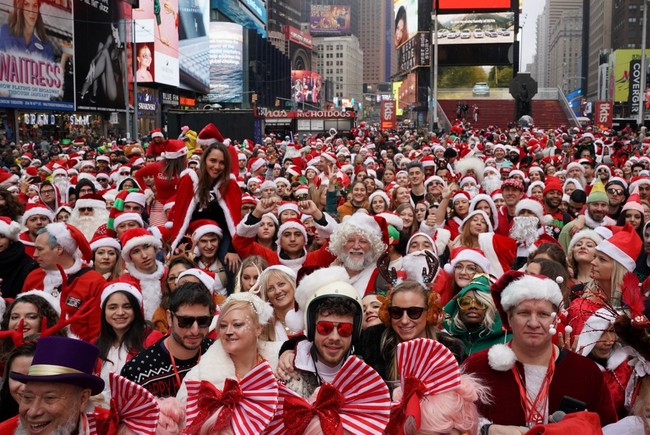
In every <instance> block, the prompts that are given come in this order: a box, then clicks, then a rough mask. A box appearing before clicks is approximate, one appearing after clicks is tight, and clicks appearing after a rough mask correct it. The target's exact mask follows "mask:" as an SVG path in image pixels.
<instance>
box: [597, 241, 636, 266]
mask: <svg viewBox="0 0 650 435" xmlns="http://www.w3.org/2000/svg"><path fill="white" fill-rule="evenodd" d="M596 250H597V251H598V252H602V253H603V254H605V255H609V256H610V257H611V258H612V260H614V261H616V262H618V263H620V264H621V266H623V267H624V268H626V269H627V270H628V271H629V272H634V269H635V268H636V258H632V257H630V256H629V255H627V253H626V252H625V251H623V250H622V249H621V248H619V247H618V246H616V245H615V244H613V243H612V242H610V241H609V240H603V241H602V242H600V244H598V246H596Z"/></svg>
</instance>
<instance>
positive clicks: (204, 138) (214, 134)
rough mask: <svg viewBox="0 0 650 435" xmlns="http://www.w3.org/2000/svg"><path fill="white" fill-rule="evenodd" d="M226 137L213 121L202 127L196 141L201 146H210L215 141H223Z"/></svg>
mask: <svg viewBox="0 0 650 435" xmlns="http://www.w3.org/2000/svg"><path fill="white" fill-rule="evenodd" d="M223 141H224V137H223V135H222V134H221V132H220V131H219V129H218V128H217V126H216V125H214V124H213V123H211V122H210V123H208V124H207V125H206V126H205V127H203V128H202V129H201V131H200V132H199V134H198V136H197V137H196V143H197V145H199V146H209V145H212V144H213V143H215V142H223Z"/></svg>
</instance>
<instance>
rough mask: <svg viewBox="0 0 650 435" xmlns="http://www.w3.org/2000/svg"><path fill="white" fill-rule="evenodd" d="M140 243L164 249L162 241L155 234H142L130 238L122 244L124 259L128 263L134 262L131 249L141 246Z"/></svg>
mask: <svg viewBox="0 0 650 435" xmlns="http://www.w3.org/2000/svg"><path fill="white" fill-rule="evenodd" d="M140 245H151V246H154V247H155V248H156V249H162V242H161V241H160V240H158V239H157V238H155V237H154V236H153V234H149V235H146V236H140V237H133V238H131V239H129V241H128V242H126V244H125V245H124V246H122V259H123V260H124V261H125V262H126V263H132V261H131V250H132V249H133V248H135V247H136V246H140Z"/></svg>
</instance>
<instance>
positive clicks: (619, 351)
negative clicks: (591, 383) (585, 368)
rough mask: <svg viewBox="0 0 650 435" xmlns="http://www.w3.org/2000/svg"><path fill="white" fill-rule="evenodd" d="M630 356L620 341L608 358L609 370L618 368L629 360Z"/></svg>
mask: <svg viewBox="0 0 650 435" xmlns="http://www.w3.org/2000/svg"><path fill="white" fill-rule="evenodd" d="M629 357H630V355H629V354H628V353H627V352H626V351H625V350H623V346H621V345H620V344H618V343H617V344H615V345H614V350H612V354H611V355H610V356H609V359H608V360H607V370H612V371H613V370H616V368H617V367H618V366H620V365H621V364H623V363H624V362H625V361H627V360H628V358H629ZM599 367H600V365H599Z"/></svg>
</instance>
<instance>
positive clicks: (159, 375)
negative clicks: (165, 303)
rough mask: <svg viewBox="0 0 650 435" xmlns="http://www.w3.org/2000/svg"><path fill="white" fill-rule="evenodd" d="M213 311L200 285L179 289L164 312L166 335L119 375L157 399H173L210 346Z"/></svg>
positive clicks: (208, 293)
mask: <svg viewBox="0 0 650 435" xmlns="http://www.w3.org/2000/svg"><path fill="white" fill-rule="evenodd" d="M214 310H215V305H214V301H213V299H212V296H211V295H210V292H209V291H208V290H207V289H206V288H205V286H204V285H203V284H199V283H194V282H188V283H185V284H181V285H179V286H178V287H177V288H176V291H175V292H174V293H172V297H171V300H170V302H169V310H167V321H168V322H169V335H167V336H165V337H164V338H162V339H160V340H159V341H158V342H156V343H155V344H153V345H152V346H151V347H148V348H146V349H144V350H143V351H141V352H140V353H138V354H137V355H136V356H134V357H133V358H132V359H131V360H130V361H128V362H127V363H126V365H125V366H124V368H123V369H122V372H121V375H122V376H124V377H125V378H127V379H129V380H131V381H133V382H135V383H136V384H139V385H142V386H143V387H144V388H146V389H147V390H148V391H149V392H151V394H153V395H154V396H156V397H160V398H164V397H172V396H176V393H177V392H178V389H179V388H180V386H181V383H182V382H183V378H184V377H185V375H186V374H187V373H188V372H189V371H190V370H191V369H192V368H193V367H194V366H195V365H196V364H198V362H199V360H200V359H201V355H202V354H204V353H205V351H206V350H208V348H209V347H210V345H211V344H212V343H213V340H212V339H210V338H207V336H208V329H209V327H210V323H211V322H212V318H213V317H214ZM218 369H219V368H218V367H215V370H218Z"/></svg>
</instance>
